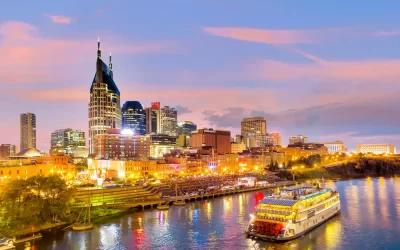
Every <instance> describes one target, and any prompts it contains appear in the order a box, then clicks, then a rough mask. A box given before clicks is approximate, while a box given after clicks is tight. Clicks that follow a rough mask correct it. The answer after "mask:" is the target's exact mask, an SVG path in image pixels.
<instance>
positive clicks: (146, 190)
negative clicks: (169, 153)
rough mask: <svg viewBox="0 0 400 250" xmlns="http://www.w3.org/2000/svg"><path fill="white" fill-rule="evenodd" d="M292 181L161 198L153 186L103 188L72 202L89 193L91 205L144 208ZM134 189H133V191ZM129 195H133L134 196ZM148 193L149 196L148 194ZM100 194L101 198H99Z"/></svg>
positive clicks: (253, 189) (291, 182)
mask: <svg viewBox="0 0 400 250" xmlns="http://www.w3.org/2000/svg"><path fill="white" fill-rule="evenodd" d="M294 184H295V182H293V181H281V182H277V183H274V184H267V185H265V186H260V187H253V188H241V189H237V190H231V191H214V192H207V193H204V194H196V195H183V196H178V197H168V198H161V194H157V191H156V190H157V189H156V188H155V187H153V186H151V187H143V188H138V187H135V189H133V188H118V189H117V188H115V189H113V190H110V189H108V190H107V189H105V190H103V192H101V190H96V191H95V192H93V191H92V192H91V191H88V192H85V193H82V192H81V193H80V194H79V198H80V200H81V201H80V202H76V203H74V205H73V207H75V208H79V207H85V206H87V203H86V202H85V199H87V198H88V197H89V195H90V196H91V197H92V196H94V198H91V204H92V207H106V208H117V209H132V208H143V209H144V208H145V207H153V206H158V205H160V204H168V205H170V204H172V203H173V202H174V201H175V200H184V201H186V202H189V201H195V200H202V199H211V198H214V197H220V196H225V195H231V194H237V193H244V192H252V191H259V190H265V189H271V188H276V187H283V186H290V185H294ZM133 190H135V191H133ZM130 195H134V198H133V197H132V196H131V197H129V196H130ZM137 195H142V196H141V197H142V198H138V197H137ZM148 195H150V196H148ZM101 196H102V198H100V197H101Z"/></svg>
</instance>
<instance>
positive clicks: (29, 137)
mask: <svg viewBox="0 0 400 250" xmlns="http://www.w3.org/2000/svg"><path fill="white" fill-rule="evenodd" d="M20 140H21V142H20V147H21V148H20V149H21V150H23V149H25V148H36V115H35V114H32V113H26V114H25V113H24V114H21V116H20Z"/></svg>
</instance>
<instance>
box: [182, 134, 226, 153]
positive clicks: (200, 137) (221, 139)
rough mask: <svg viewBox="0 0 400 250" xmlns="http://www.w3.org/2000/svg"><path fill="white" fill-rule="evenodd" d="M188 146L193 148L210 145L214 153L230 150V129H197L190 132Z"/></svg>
mask: <svg viewBox="0 0 400 250" xmlns="http://www.w3.org/2000/svg"><path fill="white" fill-rule="evenodd" d="M190 146H191V147H192V148H194V149H202V148H203V147H211V148H213V149H214V152H215V153H218V154H226V153H230V152H231V131H226V130H213V129H199V130H197V131H193V132H192V137H191V139H190Z"/></svg>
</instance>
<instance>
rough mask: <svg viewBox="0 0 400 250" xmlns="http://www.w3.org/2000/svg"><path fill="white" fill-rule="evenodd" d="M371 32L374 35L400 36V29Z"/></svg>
mask: <svg viewBox="0 0 400 250" xmlns="http://www.w3.org/2000/svg"><path fill="white" fill-rule="evenodd" d="M371 34H372V36H398V35H400V30H390V31H376V32H372V33H371Z"/></svg>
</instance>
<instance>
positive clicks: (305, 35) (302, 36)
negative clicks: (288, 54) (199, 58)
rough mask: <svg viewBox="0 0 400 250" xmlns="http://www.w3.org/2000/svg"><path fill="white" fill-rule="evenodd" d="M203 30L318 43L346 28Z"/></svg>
mask: <svg viewBox="0 0 400 250" xmlns="http://www.w3.org/2000/svg"><path fill="white" fill-rule="evenodd" d="M203 30H204V31H205V32H206V33H208V34H211V35H214V36H220V37H226V38H231V39H235V40H241V41H248V42H257V43H267V44H274V45H278V44H281V45H283V44H301V43H305V44H308V43H318V42H320V41H322V40H327V39H329V38H333V36H334V35H338V34H340V33H343V32H344V31H345V30H343V29H338V28H329V29H314V30H312V29H310V30H271V29H253V28H237V27H204V28H203Z"/></svg>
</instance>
